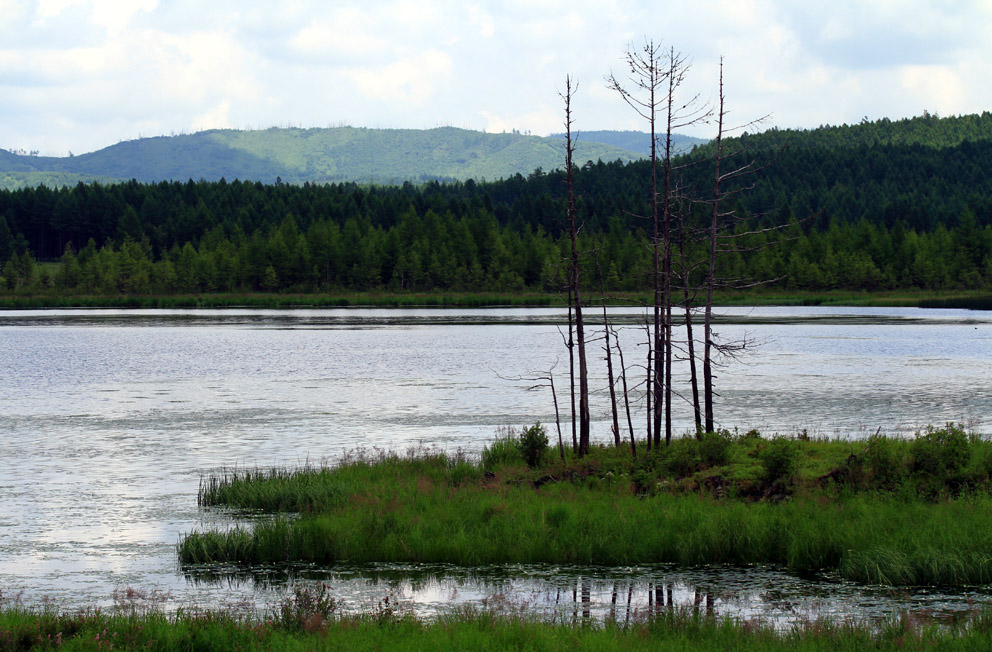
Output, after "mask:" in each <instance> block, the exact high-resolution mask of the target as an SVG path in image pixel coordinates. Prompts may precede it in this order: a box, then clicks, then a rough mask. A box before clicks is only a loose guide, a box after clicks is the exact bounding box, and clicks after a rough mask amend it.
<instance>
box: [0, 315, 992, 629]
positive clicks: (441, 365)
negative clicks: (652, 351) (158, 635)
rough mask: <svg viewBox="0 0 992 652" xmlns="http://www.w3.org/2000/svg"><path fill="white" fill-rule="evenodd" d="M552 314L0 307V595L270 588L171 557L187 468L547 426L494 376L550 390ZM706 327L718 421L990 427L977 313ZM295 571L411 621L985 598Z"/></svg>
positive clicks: (612, 576) (688, 574) (445, 571)
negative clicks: (662, 603)
mask: <svg viewBox="0 0 992 652" xmlns="http://www.w3.org/2000/svg"><path fill="white" fill-rule="evenodd" d="M611 312H612V313H613V314H612V318H613V319H615V320H616V322H617V323H620V324H622V331H621V340H622V342H623V346H624V356H625V358H626V361H627V363H628V365H631V366H632V365H634V364H640V363H641V362H642V360H643V357H644V355H645V354H646V352H645V347H644V346H643V345H642V344H641V342H642V341H643V340H644V330H643V321H644V315H643V311H640V310H635V309H615V310H612V311H611ZM563 317H564V315H563V313H562V312H561V311H560V310H555V309H499V310H371V309H369V310H364V309H362V310H359V309H341V310H292V311H266V310H224V311H211V310H176V311H159V310H144V311H119V310H59V311H8V312H0V591H3V594H4V595H6V596H12V595H18V594H20V595H22V596H23V599H24V600H26V601H28V602H31V601H38V600H41V599H54V600H57V601H60V602H61V603H63V604H66V605H70V606H78V605H84V604H109V603H110V602H111V600H112V597H111V596H112V594H113V591H114V589H115V588H119V587H125V586H132V587H136V588H138V589H141V590H142V591H146V592H153V593H151V595H152V597H153V598H154V599H156V600H161V601H163V602H164V603H166V604H167V606H176V605H179V604H187V603H190V602H194V603H199V604H203V605H216V604H221V603H227V604H234V603H238V602H245V603H246V604H251V605H254V606H256V607H257V606H259V605H262V606H264V604H266V603H268V602H272V601H274V600H278V597H279V595H281V594H282V592H284V591H285V590H286V583H285V582H284V581H281V579H280V573H281V571H279V570H278V569H274V570H272V571H271V572H270V571H266V570H265V569H260V570H259V571H258V572H256V573H254V574H251V575H248V576H244V575H238V574H221V576H220V577H219V578H218V577H217V574H216V573H210V572H193V573H189V572H182V571H180V570H179V569H177V568H176V562H175V548H174V546H175V543H176V541H177V539H178V538H179V536H180V535H181V534H182V533H184V532H187V531H189V530H191V529H193V528H199V527H226V526H228V525H229V524H231V523H232V519H231V517H230V516H228V515H227V514H226V513H225V512H223V511H199V510H198V509H197V507H196V490H197V486H198V482H199V478H200V475H201V474H203V473H206V472H209V471H211V470H214V469H217V468H220V467H230V466H234V465H239V466H245V465H264V466H267V465H274V464H276V465H285V464H297V463H300V462H304V461H306V460H311V461H320V460H322V459H325V458H332V459H333V458H334V457H335V456H337V455H338V454H340V453H341V452H342V451H344V450H347V449H350V448H354V447H359V446H364V447H369V446H380V447H387V448H394V449H395V448H399V449H403V448H406V447H409V446H411V445H419V444H430V445H437V446H440V447H442V448H444V449H448V450H456V449H462V450H465V451H467V452H469V453H475V452H477V451H478V450H479V449H480V448H481V446H482V445H483V444H484V443H485V442H486V441H487V440H488V439H490V438H491V437H492V436H493V433H494V432H495V430H496V429H497V428H499V427H502V426H508V425H516V426H519V425H523V424H530V423H533V422H534V421H536V420H540V421H542V422H544V423H554V411H553V408H552V407H551V396H550V391H549V390H547V389H538V390H533V391H530V390H528V387H530V386H531V385H532V384H533V383H531V382H528V381H526V380H523V379H521V380H513V379H514V378H522V377H527V376H529V375H534V374H535V373H538V374H545V373H546V372H547V370H549V369H552V368H553V369H554V373H555V378H556V383H558V389H559V392H563V391H564V387H565V384H566V379H567V369H566V363H567V352H566V351H565V349H564V348H563V346H562V338H561V334H560V331H559V325H560V324H561V323H562V322H563ZM717 330H718V332H719V334H720V336H721V338H722V339H724V340H725V341H731V342H739V343H744V342H746V346H745V348H744V350H743V351H742V355H741V357H740V358H739V359H737V360H734V361H728V364H727V365H726V366H725V367H724V368H723V369H721V370H720V372H719V378H718V379H717V381H716V382H717V387H718V388H719V391H720V397H719V399H718V402H717V420H718V422H719V423H720V424H721V425H723V426H725V427H728V428H731V429H733V428H735V427H737V428H740V429H741V430H745V429H749V428H758V429H760V430H761V431H762V432H765V433H772V432H780V433H789V434H794V433H797V432H799V431H801V430H804V429H805V430H806V431H807V432H809V433H810V434H817V435H837V436H842V437H852V438H858V437H864V436H866V435H868V434H872V433H874V432H875V431H876V430H877V429H878V428H881V431H882V432H883V433H886V434H890V435H900V436H908V435H911V434H912V433H913V432H914V431H915V430H916V429H918V428H920V427H921V426H924V425H926V424H928V423H935V424H941V423H943V422H945V421H950V420H953V421H958V422H962V423H964V424H966V425H967V426H968V427H969V428H971V429H972V430H974V431H977V432H981V433H985V434H988V433H989V431H990V423H989V422H988V421H987V419H988V418H989V415H990V414H992V410H990V408H992V383H990V382H989V370H990V369H992V315H990V314H989V313H982V312H971V311H958V310H920V309H842V308H822V309H821V308H754V309H746V308H742V309H728V310H722V311H721V319H720V323H719V327H718V329H717ZM591 351H593V355H592V357H595V359H596V367H595V370H594V374H596V375H597V378H598V380H596V381H595V382H594V383H593V386H594V387H595V388H596V389H597V394H596V396H595V397H594V402H593V411H594V415H593V416H594V424H593V428H594V435H593V436H594V440H599V441H606V440H607V438H608V437H609V431H608V425H607V421H608V420H609V415H608V404H607V402H606V400H607V396H608V395H607V393H606V389H605V379H604V378H605V369H604V367H605V364H603V362H602V360H601V358H602V354H601V344H596V345H594V346H593V348H592V349H591ZM556 365H557V366H556ZM684 366H685V365H683V367H684ZM631 373H632V374H634V373H636V372H635V370H634V369H631ZM676 373H677V374H679V375H680V376H682V377H687V375H688V372H687V369H685V368H682V367H679V368H678V369H677V370H676ZM686 393H688V391H687V390H686ZM677 408H678V409H676V419H677V421H676V425H677V430H678V431H682V430H686V429H688V428H689V427H690V418H691V415H690V412H689V410H688V409H687V408H686V407H684V406H677ZM304 570H305V571H306V572H305V573H303V576H310V577H319V579H321V580H323V581H329V582H330V583H331V584H332V585H333V586H334V587H335V591H336V593H339V594H340V595H341V596H342V598H343V599H344V600H345V602H346V603H348V604H351V605H353V606H354V608H359V609H361V608H368V607H369V606H370V605H374V604H375V603H376V601H377V600H381V599H383V598H384V597H385V596H386V595H392V596H393V599H394V600H399V601H400V602H401V603H402V604H404V605H406V606H408V607H409V608H412V609H415V610H417V611H418V612H423V613H432V612H433V611H436V610H437V609H439V608H442V607H443V606H444V605H449V604H451V603H458V602H459V601H464V602H473V603H474V602H480V603H481V602H483V601H492V600H503V601H506V602H508V603H510V604H513V605H517V606H518V607H519V606H521V605H524V606H525V607H526V608H528V609H531V610H533V609H539V610H546V609H552V608H553V607H552V606H549V605H558V607H557V608H558V609H559V611H560V612H561V613H563V614H565V613H572V612H573V611H575V610H576V609H577V610H578V612H579V613H581V612H582V611H583V610H589V611H590V612H591V613H594V614H596V613H598V614H602V613H604V611H603V610H609V609H619V607H618V606H617V605H620V606H622V607H623V608H627V606H626V605H627V599H628V597H629V598H630V607H629V609H628V611H627V612H625V613H633V614H635V615H636V614H637V613H638V612H639V610H643V609H647V608H649V607H651V605H653V604H656V600H655V597H654V596H655V590H656V589H657V588H658V587H659V586H660V587H662V589H663V590H662V593H661V595H662V598H663V599H664V598H665V596H667V593H668V591H669V590H671V592H672V597H673V599H674V600H675V601H676V603H689V604H695V601H696V600H697V597H698V596H701V597H699V599H700V600H701V604H702V605H703V608H705V606H706V604H707V598H708V600H709V604H710V605H711V607H712V608H714V609H716V610H717V611H720V612H722V613H736V614H742V615H751V614H758V613H760V614H765V615H770V616H773V617H792V616H794V615H795V614H797V613H800V612H803V613H811V612H812V613H814V614H815V613H862V612H872V610H876V611H877V610H885V609H889V608H891V607H892V606H894V605H896V606H914V605H915V606H919V607H921V608H939V609H952V610H953V609H957V608H959V607H960V608H965V607H966V606H967V604H969V603H970V602H972V601H974V600H976V599H981V600H984V598H983V597H982V596H983V595H984V594H983V593H982V592H981V591H978V592H977V593H976V592H972V593H958V594H955V595H940V594H933V593H929V592H916V593H912V592H911V593H897V594H893V593H890V592H886V591H884V590H873V589H871V588H865V587H855V586H849V585H846V584H843V583H836V582H832V581H830V580H829V578H821V579H820V580H817V581H805V580H804V581H800V580H797V579H795V578H789V577H788V576H786V575H784V574H782V573H780V572H778V571H776V570H775V569H749V570H742V569H700V570H684V569H682V570H678V569H672V568H665V567H651V568H640V567H639V568H632V569H568V568H547V567H544V568H502V569H450V568H430V569H422V568H418V569H411V568H404V567H371V568H370V567H365V568H360V569H342V568H336V569H334V570H333V572H330V574H328V573H329V571H321V570H319V569H304ZM614 590H616V592H617V595H618V596H620V598H618V600H619V602H617V603H616V604H615V603H614V599H613V596H614ZM573 593H574V594H575V598H574V599H573ZM583 595H586V596H587V598H588V599H587V600H586V601H585V604H583V599H582V596H583ZM566 603H567V604H566ZM561 605H566V606H564V607H563V606H561ZM570 609H571V611H569V610H570ZM617 613H619V612H617ZM790 614H791V616H790Z"/></svg>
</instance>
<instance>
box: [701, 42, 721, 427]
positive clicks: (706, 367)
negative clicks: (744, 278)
mask: <svg viewBox="0 0 992 652" xmlns="http://www.w3.org/2000/svg"><path fill="white" fill-rule="evenodd" d="M722 156H723V58H721V59H720V93H719V108H718V110H717V130H716V174H715V176H714V177H713V213H712V219H711V221H710V266H709V273H708V274H707V275H706V307H705V309H704V312H703V402H704V413H705V419H706V432H713V430H714V427H713V369H712V356H713V354H712V350H713V288H714V286H715V285H716V239H717V230H718V228H719V224H718V222H719V220H720V159H721V157H722Z"/></svg>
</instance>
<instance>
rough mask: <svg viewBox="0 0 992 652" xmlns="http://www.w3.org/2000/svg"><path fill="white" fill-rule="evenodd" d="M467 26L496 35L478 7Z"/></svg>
mask: <svg viewBox="0 0 992 652" xmlns="http://www.w3.org/2000/svg"><path fill="white" fill-rule="evenodd" d="M990 2H992V0H990ZM468 24H469V25H471V26H473V27H477V28H478V30H479V36H481V37H482V38H492V37H493V36H494V35H495V34H496V23H495V21H493V17H492V15H491V14H490V13H488V12H486V11H483V10H481V9H479V8H478V7H472V8H471V9H470V16H469V19H468Z"/></svg>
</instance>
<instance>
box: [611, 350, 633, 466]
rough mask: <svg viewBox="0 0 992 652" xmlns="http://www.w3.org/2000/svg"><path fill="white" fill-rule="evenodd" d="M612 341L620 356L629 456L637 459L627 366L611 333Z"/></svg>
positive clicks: (621, 351)
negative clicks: (628, 437) (628, 432)
mask: <svg viewBox="0 0 992 652" xmlns="http://www.w3.org/2000/svg"><path fill="white" fill-rule="evenodd" d="M613 339H614V340H616V343H617V355H618V356H620V380H621V381H622V382H623V407H624V409H625V410H626V411H627V429H628V430H629V431H630V455H631V457H633V458H634V459H637V442H636V441H635V440H634V422H633V421H632V420H631V418H630V394H629V393H628V392H627V365H625V364H624V362H623V349H622V348H620V336H619V335H617V332H616V331H613Z"/></svg>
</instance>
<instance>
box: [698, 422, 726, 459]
mask: <svg viewBox="0 0 992 652" xmlns="http://www.w3.org/2000/svg"><path fill="white" fill-rule="evenodd" d="M732 443H733V441H732V438H731V435H730V433H729V432H727V431H726V430H724V429H722V428H721V429H720V430H718V431H716V432H704V433H703V434H702V435H701V436H700V439H699V457H700V459H701V460H702V462H703V465H704V466H708V467H714V466H723V465H725V464H726V463H727V462H728V460H729V457H730V445H731V444H732Z"/></svg>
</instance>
